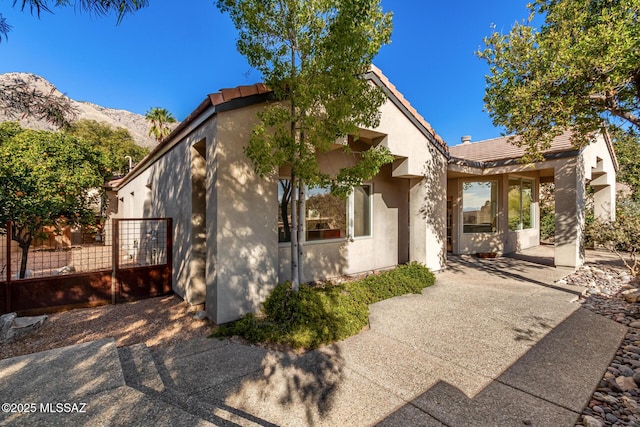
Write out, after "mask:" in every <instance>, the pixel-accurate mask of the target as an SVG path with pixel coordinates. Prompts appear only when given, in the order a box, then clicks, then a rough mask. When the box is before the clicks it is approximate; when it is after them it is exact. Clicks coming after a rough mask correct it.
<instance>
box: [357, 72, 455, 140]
mask: <svg viewBox="0 0 640 427" xmlns="http://www.w3.org/2000/svg"><path fill="white" fill-rule="evenodd" d="M369 71H370V72H372V73H373V74H375V75H376V76H377V77H378V78H379V79H380V81H381V82H382V84H384V85H385V87H386V88H387V89H389V91H390V92H391V93H392V94H393V95H394V96H395V97H396V98H397V99H398V101H399V102H400V103H401V104H402V105H403V106H404V107H405V108H406V109H407V110H408V111H409V113H411V114H412V115H413V116H414V117H415V119H416V120H417V121H418V122H419V123H420V124H421V125H422V126H424V127H425V129H427V131H428V132H429V133H430V134H431V135H432V136H433V138H434V139H435V140H436V142H437V143H438V144H440V145H441V146H442V148H444V149H445V151H448V149H449V147H448V146H447V143H446V142H444V140H443V139H442V137H441V136H440V135H438V134H437V133H436V131H435V130H434V129H433V127H431V125H430V124H429V122H427V121H426V120H425V119H424V117H422V115H420V113H418V110H416V109H415V108H414V107H413V106H412V105H411V104H410V103H409V101H408V100H407V99H406V98H405V97H404V96H403V95H402V93H400V91H399V90H398V89H397V88H396V87H395V85H394V84H393V83H391V81H390V80H389V79H388V78H387V76H385V75H384V74H383V73H382V70H380V68H378V67H376V66H375V65H373V64H371V66H370V68H369Z"/></svg>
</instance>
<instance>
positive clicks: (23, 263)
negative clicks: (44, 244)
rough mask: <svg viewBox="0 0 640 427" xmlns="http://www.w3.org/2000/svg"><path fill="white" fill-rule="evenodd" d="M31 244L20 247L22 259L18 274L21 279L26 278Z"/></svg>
mask: <svg viewBox="0 0 640 427" xmlns="http://www.w3.org/2000/svg"><path fill="white" fill-rule="evenodd" d="M29 246H31V245H27V246H23V245H20V249H22V260H20V275H19V276H18V277H19V278H20V279H24V276H25V274H26V273H27V259H28V257H29Z"/></svg>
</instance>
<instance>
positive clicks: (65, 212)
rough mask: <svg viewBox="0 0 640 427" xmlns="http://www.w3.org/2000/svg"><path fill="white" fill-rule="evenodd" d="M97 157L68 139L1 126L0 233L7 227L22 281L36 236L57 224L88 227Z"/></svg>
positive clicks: (12, 125) (97, 171) (97, 180)
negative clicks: (19, 257)
mask: <svg viewBox="0 0 640 427" xmlns="http://www.w3.org/2000/svg"><path fill="white" fill-rule="evenodd" d="M98 165H99V154H98V153H97V152H96V151H95V150H92V149H91V148H90V147H88V146H87V145H86V144H82V143H81V142H80V141H78V140H77V139H76V138H74V137H73V136H71V135H66V134H62V133H56V132H48V131H33V130H24V129H21V128H20V126H18V125H17V124H16V123H12V122H7V123H2V124H0V231H2V232H4V233H6V232H7V230H6V224H7V222H8V221H12V224H13V225H12V230H11V238H12V239H13V240H15V241H16V242H17V243H18V245H19V246H20V248H21V249H22V261H21V265H20V276H19V277H20V278H24V277H25V272H26V268H27V257H28V253H29V247H30V246H31V244H32V242H33V239H34V238H35V237H36V236H37V233H38V230H40V229H41V228H42V227H43V226H45V225H58V224H60V223H61V222H64V223H67V224H68V223H71V224H79V223H90V222H92V221H93V219H94V216H95V214H94V211H93V210H92V208H91V207H92V205H95V202H96V200H95V199H96V197H97V196H95V197H91V196H90V190H91V189H95V188H100V187H101V186H102V184H103V182H104V181H103V179H102V176H101V174H100V168H99V166H98Z"/></svg>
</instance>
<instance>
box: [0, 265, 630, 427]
mask: <svg viewBox="0 0 640 427" xmlns="http://www.w3.org/2000/svg"><path fill="white" fill-rule="evenodd" d="M567 273H568V271H561V270H557V269H555V268H553V267H548V266H541V265H536V264H532V263H528V262H526V261H523V260H517V259H511V258H500V259H494V260H479V259H474V258H470V257H469V258H467V257H461V258H454V259H450V261H449V269H448V270H447V271H445V272H442V273H439V274H438V275H437V282H436V285H435V286H433V287H430V288H427V289H425V290H424V292H423V293H422V294H421V295H407V296H403V297H399V298H393V299H391V300H387V301H383V302H380V303H377V304H375V305H373V306H371V316H370V324H371V328H370V330H368V331H366V332H363V333H361V334H360V335H357V336H354V337H351V338H349V339H347V340H345V341H343V342H340V343H337V344H335V345H332V346H328V347H325V348H322V349H320V350H318V351H314V352H310V353H307V354H305V355H300V356H296V355H291V354H285V353H278V352H273V351H267V350H264V349H260V348H258V347H252V346H244V345H240V344H235V343H232V342H229V341H218V340H212V339H199V340H193V341H188V342H183V343H180V344H178V345H176V346H175V347H173V348H169V349H164V350H161V351H153V352H152V351H150V350H149V349H148V348H147V347H146V346H144V345H135V346H131V347H125V348H121V349H116V347H115V344H114V342H113V340H103V341H97V342H93V343H89V344H82V345H78V346H73V347H67V348H64V349H58V350H52V351H48V352H44V353H39V354H34V355H28V356H23V357H18V358H14V359H6V360H0V397H2V399H0V400H2V401H4V402H14V403H35V404H36V406H37V408H36V409H37V410H36V411H35V412H33V413H27V414H17V413H1V414H0V424H1V425H5V424H6V425H74V426H75V425H105V426H107V425H109V426H112V425H180V426H200V425H211V424H213V425H232V426H233V425H260V426H272V425H285V426H300V425H330V426H351V425H353V426H361V425H376V424H378V425H389V426H396V425H397V426H407V425H412V426H443V425H444V426H469V425H473V426H527V425H532V426H554V427H555V426H573V425H574V424H575V422H576V421H577V419H578V417H579V414H580V412H581V411H582V409H583V407H584V406H585V405H586V404H587V402H588V400H589V398H590V396H591V394H592V392H593V391H594V389H595V387H596V385H597V384H598V381H599V380H600V378H601V377H602V375H603V373H604V371H605V369H606V367H607V366H608V365H609V362H610V361H611V360H612V358H613V356H614V354H615V351H616V349H617V348H618V346H619V344H620V342H621V341H622V338H623V336H624V334H625V331H626V328H625V327H623V326H622V325H619V324H617V323H615V322H613V321H611V320H608V319H606V318H604V317H601V316H598V315H595V314H593V313H591V312H589V311H587V310H584V309H581V308H579V305H578V304H577V303H576V302H575V300H576V293H577V292H578V290H576V289H566V288H560V287H557V286H556V285H554V281H555V280H557V279H559V278H561V277H563V276H564V275H566V274H567ZM58 402H68V403H86V404H87V405H86V407H84V408H83V409H84V411H85V412H84V413H78V412H70V413H69V412H68V411H67V412H64V411H63V412H58V413H51V411H49V412H45V411H46V410H47V407H46V406H45V407H44V408H41V407H40V404H41V403H45V404H46V403H58Z"/></svg>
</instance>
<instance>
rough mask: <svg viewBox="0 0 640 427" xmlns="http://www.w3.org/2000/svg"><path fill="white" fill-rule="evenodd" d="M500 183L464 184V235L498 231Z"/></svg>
mask: <svg viewBox="0 0 640 427" xmlns="http://www.w3.org/2000/svg"><path fill="white" fill-rule="evenodd" d="M497 214H498V183H497V182H496V181H480V182H465V183H463V184H462V224H463V231H464V233H495V232H496V231H497V225H496V224H497Z"/></svg>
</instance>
